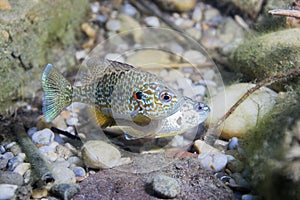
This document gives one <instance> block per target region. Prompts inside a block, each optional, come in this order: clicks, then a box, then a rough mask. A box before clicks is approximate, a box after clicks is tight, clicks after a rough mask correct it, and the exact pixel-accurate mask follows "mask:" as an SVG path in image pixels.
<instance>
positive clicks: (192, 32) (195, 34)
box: [186, 27, 202, 40]
mask: <svg viewBox="0 0 300 200" xmlns="http://www.w3.org/2000/svg"><path fill="white" fill-rule="evenodd" d="M186 32H187V33H188V34H189V35H190V36H192V37H193V38H194V39H195V40H200V38H201V35H202V34H201V30H199V29H197V28H194V27H191V28H188V29H186Z"/></svg>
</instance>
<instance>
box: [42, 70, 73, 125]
mask: <svg viewBox="0 0 300 200" xmlns="http://www.w3.org/2000/svg"><path fill="white" fill-rule="evenodd" d="M42 87H43V90H44V101H43V114H44V117H45V120H46V122H50V121H52V120H53V119H54V118H55V117H56V116H57V115H59V113H60V112H61V111H62V110H63V109H64V108H65V107H67V106H69V105H70V104H71V103H72V92H73V87H72V85H71V83H70V82H69V81H68V80H67V79H66V78H65V77H63V75H62V74H61V73H60V72H59V71H58V70H57V69H55V68H54V67H53V65H51V64H48V65H47V66H46V68H45V70H44V72H43V76H42Z"/></svg>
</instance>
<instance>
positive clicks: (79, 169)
mask: <svg viewBox="0 0 300 200" xmlns="http://www.w3.org/2000/svg"><path fill="white" fill-rule="evenodd" d="M72 170H73V172H74V174H75V176H76V177H84V176H85V175H86V172H85V170H84V169H83V168H82V167H72Z"/></svg>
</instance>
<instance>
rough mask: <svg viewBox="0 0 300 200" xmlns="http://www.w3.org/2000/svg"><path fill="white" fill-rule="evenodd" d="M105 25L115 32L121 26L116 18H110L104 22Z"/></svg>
mask: <svg viewBox="0 0 300 200" xmlns="http://www.w3.org/2000/svg"><path fill="white" fill-rule="evenodd" d="M105 27H106V28H107V30H110V31H114V32H117V31H119V30H120V28H121V21H120V20H117V19H110V20H108V21H107V22H106V25H105Z"/></svg>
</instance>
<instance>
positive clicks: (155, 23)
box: [144, 16, 160, 28]
mask: <svg viewBox="0 0 300 200" xmlns="http://www.w3.org/2000/svg"><path fill="white" fill-rule="evenodd" d="M144 20H145V22H146V24H147V25H148V26H151V27H156V28H157V27H159V26H160V23H159V20H158V18H157V17H155V16H150V17H146V18H145V19H144Z"/></svg>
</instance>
